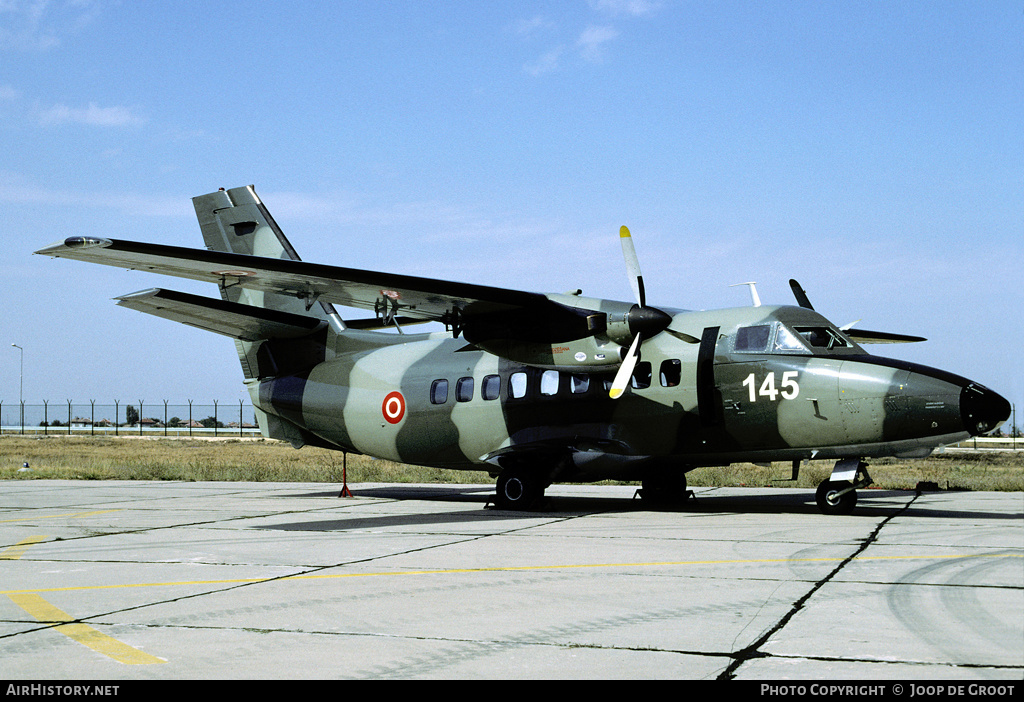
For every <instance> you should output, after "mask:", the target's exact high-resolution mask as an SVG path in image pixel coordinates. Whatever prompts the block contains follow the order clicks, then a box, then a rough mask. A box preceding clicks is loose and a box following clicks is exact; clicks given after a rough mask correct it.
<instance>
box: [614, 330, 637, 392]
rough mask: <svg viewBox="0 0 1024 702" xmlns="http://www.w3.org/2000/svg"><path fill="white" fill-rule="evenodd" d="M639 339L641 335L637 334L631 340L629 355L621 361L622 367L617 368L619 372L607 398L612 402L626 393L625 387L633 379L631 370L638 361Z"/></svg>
mask: <svg viewBox="0 0 1024 702" xmlns="http://www.w3.org/2000/svg"><path fill="white" fill-rule="evenodd" d="M640 337H641V335H640V334H637V335H636V336H635V337H634V338H633V344H632V345H631V346H630V347H629V353H627V354H626V357H625V358H624V359H622V365H621V366H619V371H618V372H617V373H616V374H615V380H613V381H612V387H611V390H609V391H608V397H610V398H612V399H613V400H617V399H619V398H620V397H622V393H624V392H626V386H627V385H628V384H629V380H630V378H632V377H633V369H634V368H636V362H637V361H638V360H640Z"/></svg>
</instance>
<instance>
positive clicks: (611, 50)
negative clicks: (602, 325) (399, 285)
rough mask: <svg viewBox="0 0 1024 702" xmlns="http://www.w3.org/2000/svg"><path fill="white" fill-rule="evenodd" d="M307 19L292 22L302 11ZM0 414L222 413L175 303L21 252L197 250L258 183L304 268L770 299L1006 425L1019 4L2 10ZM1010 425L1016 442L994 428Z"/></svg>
mask: <svg viewBox="0 0 1024 702" xmlns="http://www.w3.org/2000/svg"><path fill="white" fill-rule="evenodd" d="M300 7H301V10H300V9H298V8H300ZM0 153H2V156H0V242H2V243H3V247H4V252H5V253H4V255H3V256H2V257H0V299H2V303H3V304H2V308H0V309H2V310H3V311H2V315H3V317H2V319H3V322H2V325H0V328H2V337H3V338H2V339H0V341H2V342H3V344H2V346H3V348H6V349H7V350H6V351H2V349H0V400H2V401H4V402H5V403H7V402H12V401H16V400H17V395H18V380H19V376H18V373H19V365H18V364H19V360H20V359H19V353H18V350H17V349H14V348H11V347H10V344H11V343H17V344H19V345H20V346H23V347H24V348H25V397H26V401H27V402H40V401H42V400H43V399H49V400H52V401H61V402H64V401H66V400H67V399H73V400H75V401H76V402H77V401H80V400H81V401H87V400H88V399H96V400H97V401H98V402H101V401H102V402H107V401H112V400H114V399H125V398H130V399H135V398H142V399H145V400H146V401H147V402H148V401H154V402H156V401H159V400H163V399H168V400H171V401H172V402H177V401H184V400H186V399H190V398H194V399H197V400H199V399H202V400H204V401H210V400H212V399H214V398H217V399H219V400H221V401H225V402H229V401H234V402H237V400H238V399H239V398H241V397H242V396H243V393H242V390H241V388H242V384H241V371H240V369H239V368H238V365H237V361H236V359H235V354H234V348H233V345H232V343H231V342H230V341H229V340H226V339H223V338H221V337H217V336H214V335H210V334H205V333H203V332H200V331H198V330H193V329H190V328H187V327H182V326H180V325H174V324H171V323H169V322H164V321H162V320H159V319H156V318H151V317H149V316H147V315H142V314H139V313H136V312H132V311H129V310H124V309H121V308H118V307H116V306H114V304H113V303H112V302H111V301H110V299H111V298H112V297H115V296H116V295H120V294H124V293H128V292H133V291H135V290H141V289H144V288H148V287H154V286H165V287H172V288H177V289H184V290H188V291H192V292H197V293H200V294H208V295H211V294H215V290H214V289H213V288H212V287H211V286H203V285H199V284H193V283H189V282H184V281H176V280H173V279H169V278H162V277H159V276H152V275H147V274H144V273H132V272H127V271H119V270H117V269H112V268H107V267H100V266H89V265H87V264H81V263H75V262H70V261H55V260H51V259H48V258H43V257H39V256H32V255H30V254H31V252H32V251H34V250H36V249H38V248H41V247H42V246H45V245H47V244H49V243H52V242H54V241H57V240H60V239H63V238H65V237H67V236H70V235H75V234H89V235H99V236H109V237H114V238H123V239H135V240H141V241H151V242H157V243H165V244H175V245H182V246H201V243H202V240H201V237H200V234H199V230H198V226H197V225H196V222H195V216H194V212H193V210H192V207H191V202H190V198H191V197H192V196H194V195H199V194H202V193H206V192H210V191H212V190H215V189H217V188H218V187H235V186H239V185H247V184H255V185H256V189H257V192H259V193H260V195H261V197H262V198H263V200H264V202H265V203H266V204H267V206H268V207H269V208H270V210H271V212H272V213H273V214H274V215H275V217H276V218H277V220H278V222H279V223H280V224H281V226H282V227H283V228H284V229H285V232H286V233H287V234H288V236H289V238H290V239H291V241H292V243H293V244H294V245H295V247H296V249H297V250H298V251H299V253H300V254H301V255H302V257H303V258H304V259H306V260H310V261H317V262H322V263H330V264H335V265H343V266H352V267H362V268H369V269H376V270H386V271H395V272H401V273H409V274H414V275H426V276H434V277H438V278H444V279H449V280H465V281H470V282H478V283H487V284H492V285H499V286H505V287H513V288H518V289H526V290H536V291H543V292H548V291H554V292H562V291H565V290H570V289H575V288H582V289H583V290H584V293H585V294H588V295H593V296H598V297H611V298H617V299H629V298H630V297H631V293H630V289H629V284H628V280H627V278H626V274H625V271H624V266H623V263H622V257H621V251H620V249H619V243H618V235H617V233H618V228H619V225H621V224H626V225H628V226H629V227H630V229H631V230H632V231H633V234H634V237H635V240H636V246H637V250H638V253H639V256H640V260H641V263H642V265H643V271H644V276H645V282H646V284H647V288H648V291H649V293H648V299H649V300H650V301H651V303H652V304H655V305H659V304H660V305H665V306H673V307H683V308H690V309H707V308H714V307H725V306H732V305H742V304H747V303H748V301H749V297H748V295H747V292H746V290H745V289H744V288H730V287H728V286H729V285H730V284H733V283H742V282H745V281H748V280H755V281H757V282H758V290H759V293H760V295H761V298H762V299H763V300H764V301H765V302H772V303H787V304H788V303H790V302H791V301H792V296H791V294H790V292H789V288H788V285H787V281H788V279H789V278H791V277H794V278H797V279H799V280H800V282H801V283H802V284H803V286H804V288H805V289H806V290H807V291H808V293H809V295H810V297H811V301H812V302H813V303H814V304H815V307H816V309H818V310H819V311H820V312H822V313H824V314H825V315H826V316H828V317H829V318H831V319H832V320H833V321H835V322H836V323H837V324H840V325H842V324H845V323H848V322H851V321H854V320H857V319H861V320H863V321H862V322H860V323H859V324H860V326H862V327H864V328H869V329H879V330H886V331H897V332H906V333H910V334H918V335H921V336H925V337H927V338H928V339H929V341H928V342H926V343H923V344H915V345H902V346H884V347H883V346H878V347H872V348H873V350H874V351H875V352H878V353H880V354H882V355H892V356H897V357H900V358H906V359H908V360H913V361H916V362H920V363H925V364H928V365H932V366H936V367H940V368H944V369H946V370H951V371H954V372H957V373H960V374H963V375H966V376H968V377H971V378H973V379H975V380H978V381H981V382H983V383H985V384H987V385H989V386H991V387H992V388H994V389H996V390H997V391H999V392H1001V393H1003V394H1005V395H1006V396H1008V397H1010V398H1011V401H1013V402H1015V403H1016V404H1017V405H1018V406H1019V407H1020V406H1024V404H1022V401H1024V362H1022V360H1021V351H1020V350H1021V349H1022V348H1024V331H1022V327H1024V325H1021V324H1020V323H1019V320H1018V317H1019V316H1020V314H1021V310H1022V303H1024V281H1022V274H1024V257H1022V253H1024V3H1021V2H1020V1H1019V0H1015V1H1013V2H996V1H986V2H981V3H978V2H966V1H965V2H944V1H941V0H930V1H928V2H924V1H922V2H902V3H896V2H892V3H881V2H857V1H852V2H842V3H823V2H799V1H794V0H787V1H785V2H734V1H730V0H720V1H718V0H716V2H684V1H682V0H663V1H659V0H590V1H587V0H575V1H570V0H560V1H559V2H544V1H531V0H522V1H519V2H514V3H513V2H509V3H503V2H479V1H474V2H459V1H455V0H452V1H445V2H441V1H437V2H434V1H427V0H411V1H408V2H405V1H397V0H396V1H392V2H332V3H304V4H302V5H297V4H294V3H280V2H260V1H256V0H247V1H246V2H233V1H230V0H229V1H223V2H218V3H206V2H204V3H187V2H186V3H183V2H165V1H162V0H148V1H147V2H129V1H127V0H121V1H114V0H48V1H47V0H0ZM1018 422H1019V423H1022V422H1021V420H1018Z"/></svg>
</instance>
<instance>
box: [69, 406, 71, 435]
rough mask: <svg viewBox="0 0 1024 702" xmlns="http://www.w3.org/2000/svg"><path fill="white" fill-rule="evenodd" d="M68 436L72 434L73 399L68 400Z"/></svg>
mask: <svg viewBox="0 0 1024 702" xmlns="http://www.w3.org/2000/svg"><path fill="white" fill-rule="evenodd" d="M68 436H71V400H68Z"/></svg>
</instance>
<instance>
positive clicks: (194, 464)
mask: <svg viewBox="0 0 1024 702" xmlns="http://www.w3.org/2000/svg"><path fill="white" fill-rule="evenodd" d="M26 462H27V463H28V464H29V467H30V468H31V470H30V471H20V470H19V469H21V468H22V466H23V464H24V463H26ZM347 470H348V481H349V482H350V483H362V482H387V483H401V482H414V483H490V482H493V480H492V479H491V478H490V477H489V476H488V474H487V473H486V472H477V471H451V470H440V469H436V468H421V467H417V466H408V465H403V464H401V463H393V462H391V461H381V460H374V459H371V458H367V457H366V456H356V455H351V454H350V455H349V456H348V457H347ZM831 470H832V462H831V461H811V462H807V463H805V464H804V465H803V467H802V468H801V471H800V479H799V480H798V481H797V482H796V483H794V482H792V481H790V480H789V478H790V476H791V467H790V464H788V463H776V464H773V465H772V466H770V467H762V466H755V465H751V464H749V463H737V464H734V465H731V466H727V467H722V468H700V469H698V470H695V471H693V472H692V473H690V474H689V476H688V477H689V482H690V484H691V485H693V486H750V487H765V486H777V487H801V488H813V487H815V486H816V485H817V484H818V483H819V482H820V481H822V480H824V479H825V478H827V477H828V475H829V473H830V472H831ZM869 472H870V473H871V477H872V478H873V479H874V486H875V487H879V488H886V489H901V490H903V489H913V488H914V487H915V486H916V485H917V484H918V483H919V482H931V483H936V484H937V485H938V487H940V488H943V489H960V490H1000V491H1024V452H1020V451H1018V452H1010V451H987V452H971V453H966V452H953V451H949V452H946V453H940V454H936V455H934V456H932V457H930V458H926V459H922V460H898V459H877V460H874V461H871V462H870V468H869ZM341 477H342V455H341V454H340V453H338V452H335V451H327V450H325V449H317V448H310V447H306V448H303V449H301V450H299V451H296V450H295V449H293V448H291V446H289V445H288V444H285V443H281V442H277V441H267V440H263V439H220V440H208V439H165V438H139V437H86V436H59V435H56V436H55V435H50V436H18V435H7V436H0V479H3V480H17V479H43V478H50V479H54V478H56V479H73V480H183V481H198V480H237V481H245V482H323V483H340V482H341Z"/></svg>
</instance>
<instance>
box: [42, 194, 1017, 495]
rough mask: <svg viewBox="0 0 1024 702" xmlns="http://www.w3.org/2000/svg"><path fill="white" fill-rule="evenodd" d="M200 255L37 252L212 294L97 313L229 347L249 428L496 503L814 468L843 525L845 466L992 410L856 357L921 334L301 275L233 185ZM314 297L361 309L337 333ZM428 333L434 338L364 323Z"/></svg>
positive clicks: (263, 217)
mask: <svg viewBox="0 0 1024 702" xmlns="http://www.w3.org/2000/svg"><path fill="white" fill-rule="evenodd" d="M193 203H194V205H195V210H196V214H197V216H198V218H199V225H200V227H201V229H202V232H203V238H204V240H205V242H206V247H207V249H208V250H202V249H190V248H181V247H176V246H164V245H156V244H144V243H138V242H133V241H122V240H117V239H107V238H94V237H84V236H75V237H70V238H68V239H65V240H64V241H63V242H60V243H57V244H54V245H52V246H49V247H47V248H45V249H42V250H40V251H37V252H36V253H40V254H45V255H48V256H54V257H60V258H73V259H78V260H82V261H90V262H93V263H102V264H107V265H112V266H118V267H121V268H128V269H136V270H144V271H152V272H155V273H163V274H166V275H172V276H179V277H182V278H191V279H194V280H204V281H209V282H211V283H215V284H216V285H217V286H218V287H219V289H220V294H221V299H212V298H206V297H201V296H196V295H191V294H186V293H182V292H175V291H172V290H164V289H151V290H145V291H142V292H137V293H134V294H131V295H125V296H124V297H120V298H118V301H119V302H118V304H120V305H122V306H124V307H129V308H132V309H135V310H139V311H141V312H147V313H149V314H154V315H157V316H159V317H164V318H166V319H171V320H174V321H177V322H183V323H185V324H190V325H193V326H196V327H199V328H201V329H206V330H208V331H212V332H216V333H218V334H223V335H225V336H229V337H232V338H234V339H235V346H236V348H237V350H238V358H239V360H240V361H241V364H242V371H243V373H244V375H245V385H246V387H247V388H248V391H249V394H250V396H251V397H252V402H253V406H254V407H255V408H256V413H257V418H258V421H259V426H260V428H261V430H262V432H263V434H264V435H265V436H267V437H271V438H275V439H283V440H285V441H289V442H291V444H292V446H295V447H296V448H298V447H301V446H303V445H307V444H308V445H312V446H322V447H327V448H330V449H338V450H342V451H349V452H355V453H362V454H367V455H370V456H375V457H379V458H386V459H390V460H394V461H401V462H404V463H412V464H420V465H426V466H437V467H442V468H460V469H470V470H486V471H488V472H490V473H491V474H492V475H495V476H497V478H498V480H497V499H496V503H497V505H498V506H499V507H501V508H510V509H525V508H529V507H530V506H532V505H534V504H535V503H536V502H537V500H538V499H539V498H540V497H541V496H542V495H543V493H544V490H545V489H546V488H547V487H548V486H549V485H550V484H551V483H552V482H555V481H559V482H589V481H597V480H603V479H620V480H639V481H642V489H641V491H640V494H641V496H642V497H643V498H644V499H645V500H651V501H653V502H659V501H663V500H667V499H674V498H682V497H684V496H685V494H686V473H687V471H689V470H692V469H694V468H698V467H701V466H718V465H727V464H729V463H734V462H746V461H749V462H754V463H764V462H770V461H792V462H793V474H794V475H793V477H794V478H795V477H796V473H797V470H798V468H799V465H800V462H801V461H803V460H806V459H812V458H816V459H835V460H836V464H835V468H834V469H833V471H832V474H831V476H830V478H829V479H828V480H826V481H824V482H822V483H821V485H820V486H819V488H818V490H817V503H818V505H819V507H820V509H821V510H822V511H823V512H825V513H831V514H844V513H849V512H850V511H851V510H852V509H853V507H854V505H855V503H856V497H857V493H856V490H857V489H858V488H861V487H864V486H866V485H868V484H869V483H870V482H871V479H870V477H869V476H868V473H867V465H866V463H865V462H864V459H866V458H871V457H879V456H902V457H923V456H927V455H928V454H929V453H931V451H932V450H933V449H935V448H936V447H938V446H941V445H943V444H949V443H953V442H957V441H961V440H963V439H966V438H968V437H971V436H976V435H978V434H983V433H986V432H989V431H991V430H993V429H995V428H996V427H997V426H999V424H1001V423H1002V422H1004V421H1005V420H1006V419H1007V418H1008V417H1009V414H1010V405H1009V403H1008V402H1007V401H1006V400H1005V399H1004V398H1003V397H1001V396H999V395H998V394H996V393H994V392H992V391H991V390H989V389H987V388H985V387H983V386H981V385H979V384H978V383H975V382H972V381H970V380H967V379H966V378H962V377H959V376H957V375H953V374H952V373H947V372H945V371H940V370H935V369H933V368H928V367H925V366H921V365H917V364H913V363H906V362H903V361H897V360H891V359H886V358H880V357H878V356H873V355H869V354H867V353H866V352H865V351H863V350H862V349H861V347H860V344H862V343H895V342H909V341H923V339H921V338H920V337H910V336H905V335H900V334H888V333H882V332H869V331H858V330H855V329H852V328H848V327H843V328H839V327H836V326H835V325H834V324H832V323H831V322H830V321H828V320H827V319H825V318H824V317H823V316H821V315H820V314H818V313H817V312H815V311H814V309H813V308H812V307H811V303H810V302H809V300H808V298H807V295H806V294H805V293H804V291H803V290H802V289H801V288H800V286H799V285H798V284H797V283H796V281H790V284H791V286H792V288H793V292H794V294H795V295H796V298H797V302H798V306H796V307H792V306H779V307H770V306H761V305H760V301H759V300H758V299H757V297H756V291H754V289H753V287H752V288H751V291H752V293H753V296H754V305H753V306H750V307H741V308H734V309H722V310H712V311H705V312H691V311H685V310H678V309H671V308H667V307H659V308H655V307H652V306H650V305H648V303H647V299H646V294H645V291H644V283H643V278H642V276H641V275H640V266H639V264H638V261H637V256H636V253H635V251H634V248H633V242H632V238H631V237H630V234H629V231H628V230H627V229H626V228H625V227H623V228H622V229H621V231H620V240H621V243H622V248H623V253H624V255H625V259H626V266H627V268H628V271H629V277H630V280H631V282H632V286H633V292H634V294H635V296H636V299H635V301H634V302H617V301H614V300H601V299H595V298H588V297H583V296H582V295H581V294H580V293H579V292H576V293H570V294H538V293H532V292H521V291H518V290H506V289H502V288H495V287H488V286H484V285H472V284H467V283H452V282H445V281H441V280H434V279H429V278H417V277H412V276H405V275H396V274H392V273H377V272H372V271H365V270H357V269H352V268H339V267H335V266H326V265H321V264H315V263H305V262H303V261H301V260H300V259H299V256H298V254H296V253H295V250H294V249H293V248H292V246H291V244H289V243H288V240H287V239H286V238H285V236H284V234H283V233H282V231H281V229H280V228H279V227H278V226H277V223H276V222H275V221H274V220H273V218H272V217H271V216H270V213H269V212H268V211H267V209H266V208H265V207H264V205H263V203H262V202H261V201H260V199H259V198H258V197H257V195H256V192H255V190H254V189H253V188H252V187H251V186H250V187H245V188H234V189H231V190H223V189H221V190H219V191H217V192H215V193H211V194H209V195H202V196H200V197H196V198H193ZM334 305H341V306H345V307H352V308H361V309H366V310H373V312H374V315H375V317H374V318H372V319H363V320H355V321H352V320H349V321H343V320H342V319H341V317H340V316H339V315H338V312H337V311H336V309H335V307H334ZM428 321H434V322H441V323H443V324H444V325H445V326H446V328H447V332H436V333H428V334H411V333H404V332H403V333H393V332H384V331H381V330H383V329H385V328H389V327H395V328H397V329H398V331H399V332H402V327H403V326H407V325H408V324H410V323H416V322H428Z"/></svg>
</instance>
